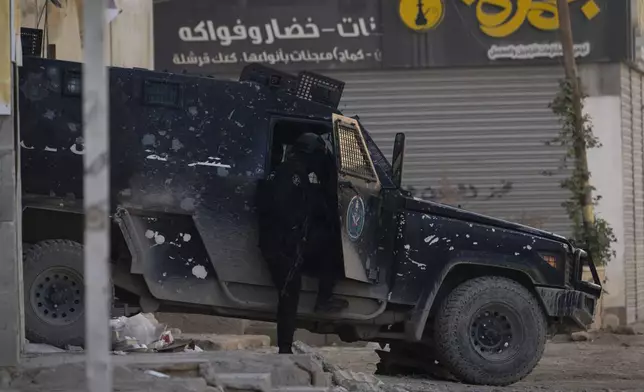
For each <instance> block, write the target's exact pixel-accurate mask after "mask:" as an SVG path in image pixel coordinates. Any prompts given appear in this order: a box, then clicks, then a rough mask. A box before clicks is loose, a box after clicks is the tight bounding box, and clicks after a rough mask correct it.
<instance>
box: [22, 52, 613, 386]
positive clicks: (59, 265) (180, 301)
mask: <svg viewBox="0 0 644 392" xmlns="http://www.w3.org/2000/svg"><path fill="white" fill-rule="evenodd" d="M109 78H110V88H111V90H110V113H111V115H110V131H111V190H112V194H111V203H112V209H111V216H112V218H113V219H112V222H113V224H112V258H111V260H112V282H113V287H114V293H115V295H114V307H115V311H117V310H119V311H123V309H130V310H131V311H135V312H136V311H145V312H156V311H164V312H181V313H191V312H192V313H202V314H214V315H220V316H226V317H237V318H245V319H254V320H266V321H274V319H275V313H276V302H277V295H276V290H275V289H274V287H273V285H272V283H271V280H270V277H269V272H268V269H267V266H266V263H265V261H264V260H263V259H262V256H261V253H260V251H259V248H258V239H257V237H258V236H257V216H256V200H255V195H256V190H257V188H258V186H261V183H262V181H264V180H265V178H266V177H267V176H268V174H269V173H270V171H271V168H272V165H274V164H275V163H276V162H279V161H280V159H281V155H280V154H281V153H280V152H279V151H282V148H283V147H284V146H288V145H289V144H291V143H293V141H294V140H295V139H296V138H297V137H298V135H299V134H301V133H303V132H314V133H317V134H320V135H324V137H326V138H327V139H328V140H329V141H330V144H331V146H332V150H333V152H334V155H335V157H336V161H337V171H338V183H337V196H338V200H339V202H338V210H337V211H338V212H337V219H338V225H339V226H340V227H341V228H342V230H341V235H338V238H337V241H338V246H341V248H342V253H343V260H342V263H343V265H344V278H343V279H342V281H341V282H339V284H338V285H337V286H336V288H335V294H336V295H337V296H339V297H341V298H344V299H346V300H347V301H348V303H349V307H348V308H347V309H345V310H344V311H342V312H341V313H338V314H316V313H315V312H314V302H315V296H316V292H317V279H316V278H315V277H312V276H310V277H305V278H304V281H303V288H302V297H301V301H300V307H299V312H298V313H299V314H298V323H299V327H300V328H306V329H308V330H310V331H313V332H318V333H337V334H339V336H340V337H341V338H342V339H343V340H346V341H357V340H368V341H375V342H380V343H381V344H382V345H383V347H384V345H385V344H389V347H390V350H389V351H381V352H380V355H381V363H380V364H379V370H380V371H381V372H394V371H402V370H401V369H402V368H405V369H407V368H414V369H422V371H425V372H428V373H435V374H439V373H441V372H442V373H441V374H444V375H449V376H450V377H453V378H455V379H457V380H461V381H463V382H467V383H473V384H491V385H507V384H511V383H514V382H516V381H518V380H520V379H522V378H523V377H525V376H526V375H527V374H529V373H530V372H531V371H532V369H533V368H534V366H535V365H536V364H537V363H538V361H539V360H540V358H541V355H542V353H543V350H544V345H545V343H546V339H547V336H549V335H551V334H554V333H557V332H563V331H569V330H574V329H584V328H586V327H587V326H588V325H590V324H591V322H592V320H593V315H594V311H595V306H596V303H597V300H598V298H599V296H600V293H601V289H602V288H601V286H600V282H599V278H598V276H597V274H596V270H595V267H594V264H593V262H592V260H590V258H589V256H588V255H587V253H586V252H584V251H583V250H582V249H578V248H576V247H575V246H574V245H573V244H572V243H571V242H570V241H568V240H566V239H565V238H563V237H560V236H558V235H555V234H551V233H548V232H544V231H540V230H537V229H534V228H530V227H526V226H522V225H519V224H515V223H511V222H506V221H503V220H499V219H494V218H491V217H487V216H482V215H479V214H475V213H472V212H468V211H465V210H461V209H457V208H453V207H450V206H447V205H443V204H439V203H434V202H430V201H424V200H419V199H415V198H413V197H411V195H410V194H409V193H408V192H406V191H405V190H403V189H402V188H401V177H402V172H403V156H404V141H405V138H404V135H403V134H398V135H397V137H396V139H395V146H394V154H393V157H392V160H391V162H390V161H389V160H388V159H387V158H385V157H384V156H383V154H382V153H381V152H380V150H379V148H378V147H377V146H376V145H375V144H374V142H373V140H372V138H371V137H370V136H369V133H368V130H366V129H364V127H363V126H362V125H361V123H360V121H359V119H358V118H349V117H346V116H343V115H342V114H341V112H340V111H339V110H338V109H337V107H338V103H339V101H340V97H341V95H342V89H343V87H344V85H343V83H342V82H340V81H337V80H333V79H329V78H326V77H324V76H321V75H317V74H314V73H308V72H303V73H300V74H299V75H297V76H294V75H290V74H285V73H282V72H279V71H276V70H273V69H270V68H266V67H263V66H261V65H249V66H247V67H246V68H245V69H244V70H243V72H242V74H241V76H240V79H239V81H228V80H217V79H213V78H209V77H203V76H191V75H178V74H170V73H162V72H154V71H149V70H141V69H124V68H110V70H109ZM81 83H82V79H81V64H78V63H71V62H62V61H56V60H47V59H41V58H25V59H24V65H23V67H22V68H21V69H20V86H19V88H20V95H19V100H20V123H21V147H22V148H21V165H22V166H21V167H22V184H23V207H24V210H23V238H24V242H25V254H24V284H25V286H24V290H25V295H24V297H25V305H26V306H25V323H26V331H27V337H28V339H30V340H31V341H34V342H45V343H50V344H53V345H56V346H64V345H66V344H72V345H82V343H83V339H84V318H83V310H84V298H83V261H82V254H83V253H82V246H83V245H82V241H83V221H84V218H83V208H82V198H83V185H82V178H83V163H82V162H83V152H84V147H83V146H84V143H83V136H82V119H81V115H82V110H81V106H82V104H81V97H80V92H81ZM586 264H587V265H588V266H589V267H590V269H591V271H592V272H593V276H594V282H586V281H582V279H581V275H582V268H583V265H586Z"/></svg>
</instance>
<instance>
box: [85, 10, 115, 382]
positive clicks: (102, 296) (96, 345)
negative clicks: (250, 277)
mask: <svg viewBox="0 0 644 392" xmlns="http://www.w3.org/2000/svg"><path fill="white" fill-rule="evenodd" d="M83 8H84V13H83V15H84V18H83V19H84V33H83V132H84V139H85V155H84V163H85V176H84V182H83V200H84V207H85V298H86V302H85V303H86V307H85V325H86V328H85V330H86V332H85V344H86V350H87V351H86V352H87V356H86V361H87V365H86V375H87V389H88V390H89V391H91V392H109V391H112V366H111V363H110V354H109V353H110V348H111V347H110V331H109V318H110V309H111V306H110V304H111V297H112V292H111V290H110V289H109V281H110V267H109V257H110V231H109V229H110V221H109V215H108V214H109V206H110V202H109V189H110V183H109V180H110V175H109V174H110V172H109V161H110V159H109V131H108V113H109V101H108V91H109V86H108V74H107V68H106V63H105V50H104V48H103V46H104V42H105V39H104V38H105V37H104V34H105V24H106V23H105V22H106V21H105V10H106V8H107V2H106V0H91V1H86V2H85V4H84V7H83Z"/></svg>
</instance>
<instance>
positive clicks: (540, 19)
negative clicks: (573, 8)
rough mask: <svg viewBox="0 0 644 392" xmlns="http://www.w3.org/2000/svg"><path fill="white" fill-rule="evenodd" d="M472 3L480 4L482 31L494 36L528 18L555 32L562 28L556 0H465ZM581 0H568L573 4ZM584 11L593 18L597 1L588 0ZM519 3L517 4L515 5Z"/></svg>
mask: <svg viewBox="0 0 644 392" xmlns="http://www.w3.org/2000/svg"><path fill="white" fill-rule="evenodd" d="M462 1H463V3H465V4H466V5H468V6H471V5H472V4H474V3H476V19H477V20H478V21H479V24H480V26H479V27H480V28H481V31H483V33H485V34H486V35H488V36H490V37H494V38H503V37H507V36H509V35H511V34H513V33H515V32H516V31H517V30H519V28H521V26H523V25H524V23H525V21H526V20H527V21H528V23H530V25H532V26H533V27H534V28H536V29H539V30H542V31H553V30H557V29H558V28H559V13H558V12H557V1H556V0H462ZM575 1H577V0H568V3H573V2H575ZM585 3H586V4H584V6H583V7H582V13H583V14H584V16H585V17H586V19H592V18H593V17H594V16H595V15H596V14H597V13H598V12H599V7H598V6H597V4H596V3H595V1H594V0H586V1H585ZM515 5H516V7H515Z"/></svg>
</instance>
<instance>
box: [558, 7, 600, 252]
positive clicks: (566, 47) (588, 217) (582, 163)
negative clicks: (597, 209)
mask: <svg viewBox="0 0 644 392" xmlns="http://www.w3.org/2000/svg"><path fill="white" fill-rule="evenodd" d="M557 8H558V12H559V33H560V36H561V46H562V49H563V57H564V68H565V72H566V79H567V80H568V81H569V82H570V85H571V88H572V106H573V111H574V115H575V124H574V125H575V131H574V137H573V138H574V143H573V148H574V149H575V158H576V159H575V170H576V171H577V172H578V173H580V175H581V176H582V178H581V180H582V186H583V189H584V191H583V192H582V194H581V195H580V200H579V203H580V205H581V208H582V219H583V224H584V236H585V237H586V240H588V239H589V236H590V233H592V230H593V227H594V225H595V214H594V211H593V200H592V190H591V187H590V178H589V175H588V157H587V153H586V139H585V137H584V130H583V127H584V124H583V113H582V110H581V99H582V96H581V86H580V83H579V77H578V75H577V65H576V63H575V51H574V43H573V42H574V41H573V36H572V26H571V23H570V8H569V5H568V0H557ZM591 257H595V260H597V258H596V257H597V255H591Z"/></svg>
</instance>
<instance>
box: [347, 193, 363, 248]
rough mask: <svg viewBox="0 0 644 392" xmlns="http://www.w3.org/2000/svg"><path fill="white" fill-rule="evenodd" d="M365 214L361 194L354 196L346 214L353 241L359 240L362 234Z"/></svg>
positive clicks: (348, 232)
mask: <svg viewBox="0 0 644 392" xmlns="http://www.w3.org/2000/svg"><path fill="white" fill-rule="evenodd" d="M365 215H366V214H365V208H364V201H363V200H362V198H361V197H360V196H354V197H353V199H351V201H350V202H349V206H348V207H347V216H346V228H347V235H349V238H350V239H351V240H352V241H355V240H357V239H358V238H360V236H361V235H362V230H363V229H364V224H365Z"/></svg>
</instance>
